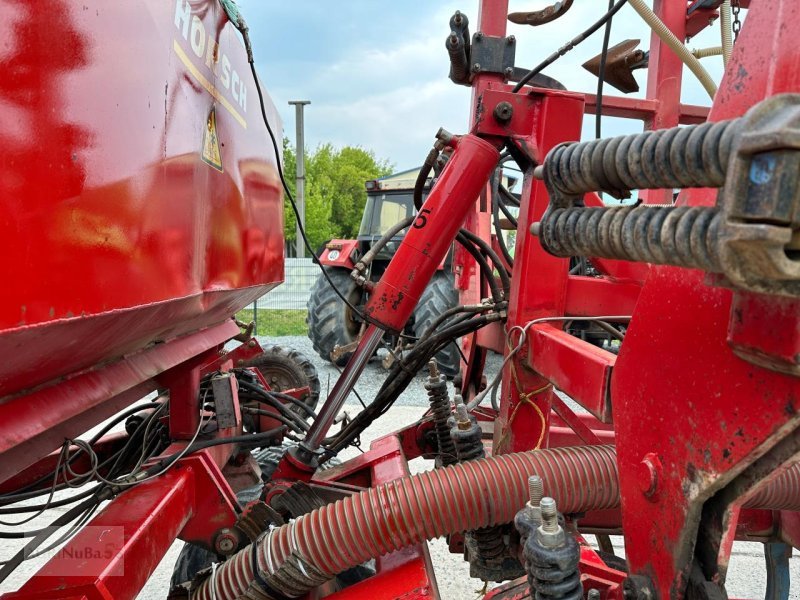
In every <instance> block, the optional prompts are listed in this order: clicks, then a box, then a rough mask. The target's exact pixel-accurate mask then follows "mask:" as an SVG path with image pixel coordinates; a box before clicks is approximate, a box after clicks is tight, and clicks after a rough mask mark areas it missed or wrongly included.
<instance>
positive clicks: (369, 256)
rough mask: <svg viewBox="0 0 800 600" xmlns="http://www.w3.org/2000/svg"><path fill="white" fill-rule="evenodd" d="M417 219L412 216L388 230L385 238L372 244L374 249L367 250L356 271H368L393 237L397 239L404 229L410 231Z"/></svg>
mask: <svg viewBox="0 0 800 600" xmlns="http://www.w3.org/2000/svg"><path fill="white" fill-rule="evenodd" d="M416 218H417V215H416V214H414V215H411V216H410V217H407V218H405V219H403V220H402V221H400V222H398V223H395V224H394V225H392V226H391V227H390V228H389V229H387V230H386V233H384V234H383V237H381V239H379V240H378V241H377V242H375V243H374V244H372V247H371V248H370V249H369V250H367V252H366V253H365V254H364V256H362V257H361V258H360V259H359V261H358V263H357V264H356V269H358V270H359V271H363V270H364V269H366V268H367V267H368V266H369V265H370V264H371V263H372V261H373V260H374V259H375V256H376V255H377V254H378V252H380V251H381V250H383V247H384V246H385V245H386V244H388V243H389V242H390V241H391V239H392V238H393V237H395V236H396V235H398V234H399V233H400V232H401V231H403V229H408V228H409V227H411V224H412V223H413V222H414V219H416Z"/></svg>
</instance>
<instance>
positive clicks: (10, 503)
mask: <svg viewBox="0 0 800 600" xmlns="http://www.w3.org/2000/svg"><path fill="white" fill-rule="evenodd" d="M217 374H218V373H211V374H208V375H206V376H205V377H204V378H203V379H202V380H201V383H200V398H201V401H202V405H203V408H204V409H205V410H206V411H209V416H208V418H207V419H206V420H203V419H201V421H200V424H199V426H198V428H197V430H196V432H195V434H194V436H193V438H192V439H191V440H190V441H189V443H188V444H187V445H186V446H185V447H184V448H183V449H181V450H180V451H178V452H175V453H173V454H170V455H167V456H161V457H160V458H159V455H160V454H161V453H163V451H164V450H165V449H166V448H167V447H168V446H169V445H170V443H171V442H170V439H169V433H168V427H167V426H166V425H165V423H164V422H162V417H163V416H165V415H166V414H167V410H168V407H169V401H168V399H167V397H166V396H160V397H159V398H157V399H156V400H154V401H151V402H145V403H141V404H137V405H136V406H133V407H130V408H128V409H127V410H125V411H123V412H121V413H119V414H118V415H116V416H115V417H114V418H112V419H111V420H109V421H108V423H106V424H105V425H104V426H103V427H102V428H101V429H100V431H98V432H97V433H96V434H95V435H93V436H92V437H91V438H90V439H89V440H65V441H64V443H63V445H62V448H61V452H60V453H59V455H58V459H57V462H56V466H55V468H54V469H53V470H52V471H51V472H50V473H48V474H46V475H44V476H42V477H39V478H38V479H36V480H35V481H33V482H31V483H29V484H27V485H25V486H23V487H21V488H19V489H17V490H15V491H13V492H9V493H6V494H0V515H17V514H18V515H24V514H27V513H32V514H31V515H30V516H28V517H26V518H24V519H23V520H21V521H16V522H11V521H0V525H5V526H8V527H19V526H20V525H23V524H24V523H27V522H30V521H31V520H33V519H34V518H36V517H38V516H40V515H42V514H43V513H44V512H45V511H47V510H49V509H52V508H57V507H62V506H68V505H70V504H75V506H73V507H72V508H70V509H69V510H68V511H66V512H65V513H64V514H63V515H61V516H59V517H58V518H57V519H56V520H55V521H53V522H52V523H51V524H50V525H49V526H48V527H44V528H40V529H34V530H27V531H10V532H9V531H2V532H0V539H25V538H31V539H30V541H29V542H28V543H27V544H26V545H25V546H24V547H23V548H22V549H20V550H19V551H18V552H17V553H16V554H15V555H14V556H12V557H11V558H10V559H9V560H7V561H3V562H0V565H2V568H0V582H2V581H4V580H5V579H6V578H7V577H8V576H9V575H10V574H11V573H12V572H13V571H14V570H15V569H16V568H17V567H18V566H19V565H20V564H21V563H22V562H23V561H24V560H28V559H31V558H36V557H37V556H40V555H42V554H44V553H46V552H48V551H50V550H52V549H53V548H56V547H57V546H59V545H60V544H62V543H64V542H65V541H67V540H68V539H69V538H70V537H72V535H74V534H75V533H77V532H78V531H79V530H80V528H81V527H82V526H83V525H84V524H85V523H86V522H87V521H88V520H89V519H90V518H91V516H92V515H93V514H94V512H95V511H96V510H97V509H98V507H99V506H100V504H101V503H102V502H104V501H106V500H111V499H112V498H114V497H115V496H116V495H118V494H119V493H121V492H122V491H124V490H126V489H128V488H129V487H132V486H135V485H138V484H140V483H142V482H144V481H148V480H150V479H153V478H155V477H158V476H159V475H162V474H163V473H165V472H166V471H167V470H168V469H169V468H170V467H171V466H172V465H174V464H175V463H176V462H177V461H178V460H179V459H181V458H183V457H184V456H188V455H190V454H192V453H193V452H197V451H199V450H202V449H204V448H209V447H212V446H217V445H221V444H237V445H239V451H242V450H251V449H255V448H262V447H268V446H274V445H276V444H278V443H280V440H281V438H282V437H283V436H285V435H291V434H290V432H295V433H298V434H303V433H305V431H306V430H307V429H308V423H307V422H306V421H305V419H304V417H302V416H300V415H306V416H308V417H312V418H313V417H315V416H316V415H315V414H314V411H313V410H312V409H311V408H309V407H308V406H307V405H306V404H305V403H303V402H302V401H301V400H298V399H296V398H294V397H292V396H288V395H286V394H282V393H280V392H273V391H268V390H266V389H265V388H264V387H263V386H261V385H259V384H258V383H257V379H256V378H255V377H254V376H253V374H252V372H250V371H249V370H248V369H235V370H234V374H235V375H236V379H237V383H238V384H239V390H240V395H241V396H242V399H243V400H244V402H245V403H247V402H248V401H255V402H257V403H260V404H264V405H266V406H268V407H269V408H271V409H272V410H269V411H265V410H261V409H257V411H258V412H257V414H260V413H264V414H266V415H267V416H269V417H270V418H272V419H275V420H277V421H279V422H281V423H282V425H281V426H280V427H276V428H274V429H269V430H267V431H254V432H252V433H246V434H243V435H238V436H232V437H223V438H211V439H200V437H201V436H202V435H207V434H209V433H213V432H214V431H216V430H217V427H216V423H215V415H214V411H215V408H216V407H215V404H214V398H213V393H212V392H211V386H210V383H209V382H210V379H211V378H212V377H213V376H214V375H217ZM287 403H288V405H291V406H292V407H295V408H296V409H297V410H296V411H293V410H291V409H290V408H289V407H288V406H287ZM247 408H249V407H248V406H247V405H246V404H245V406H243V409H247ZM123 421H124V422H125V429H126V431H127V433H128V437H127V438H126V439H125V442H124V443H123V444H122V446H121V447H120V448H119V449H116V450H115V451H114V452H112V453H111V454H110V455H108V456H107V457H105V458H104V459H102V460H101V459H100V457H99V456H98V454H97V453H96V452H95V449H94V447H95V445H96V444H97V443H98V442H99V441H100V440H101V438H102V437H103V436H104V435H106V434H107V433H109V432H110V431H111V430H112V429H114V428H115V427H117V426H119V425H120V424H121V423H122V422H123ZM251 429H254V427H251ZM78 459H81V460H82V461H86V460H88V462H89V468H88V470H85V471H81V472H78V471H76V470H75V463H76V461H77V460H78ZM48 481H51V482H52V483H51V484H50V485H46V484H47V482H48ZM90 483H93V484H94V485H92V486H91V487H89V488H88V489H86V490H84V491H82V492H80V493H77V494H75V495H73V496H70V497H67V498H61V499H58V500H54V496H55V494H56V493H57V492H61V491H65V490H68V489H78V488H81V487H84V486H86V485H87V484H90ZM40 496H47V500H46V501H45V502H44V503H40V504H25V505H22V506H16V504H18V503H20V502H25V501H28V500H31V499H33V498H37V497H40ZM76 503H77V504H76ZM70 524H71V525H70ZM67 525H70V526H69V528H68V529H67V531H66V532H65V533H64V534H63V535H61V536H60V537H59V538H58V539H56V540H55V541H54V542H53V543H51V544H49V545H47V546H46V547H44V548H41V549H40V546H42V544H44V543H45V542H46V541H47V540H48V539H49V538H50V537H52V535H53V534H54V533H55V532H56V531H58V530H59V529H62V528H64V527H65V526H67Z"/></svg>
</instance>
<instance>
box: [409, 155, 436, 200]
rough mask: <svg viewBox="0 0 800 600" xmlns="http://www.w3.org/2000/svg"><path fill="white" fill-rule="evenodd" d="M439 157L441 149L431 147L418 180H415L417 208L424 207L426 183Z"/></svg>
mask: <svg viewBox="0 0 800 600" xmlns="http://www.w3.org/2000/svg"><path fill="white" fill-rule="evenodd" d="M437 158H439V151H438V150H437V149H436V148H431V151H430V152H428V156H426V157H425V162H424V163H422V168H421V169H420V170H419V173H418V174H417V180H416V181H415V182H414V206H415V207H416V209H417V210H419V209H420V208H422V192H424V191H425V183H426V182H427V181H428V176H429V175H430V174H431V171H432V170H433V165H434V164H435V163H436V159H437Z"/></svg>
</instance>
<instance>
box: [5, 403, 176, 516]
mask: <svg viewBox="0 0 800 600" xmlns="http://www.w3.org/2000/svg"><path fill="white" fill-rule="evenodd" d="M160 405H161V403H160V402H147V403H145V404H139V405H137V406H132V407H130V408H128V409H127V410H125V411H123V412H121V413H120V414H118V415H116V416H115V417H114V418H113V419H111V420H110V421H109V422H108V423H106V424H105V425H104V426H103V427H102V429H100V430H99V431H98V432H97V433H96V434H94V435H93V436H92V437H91V438H90V439H89V444H95V443H97V442H98V441H99V440H100V438H102V437H103V436H104V435H105V434H107V433H108V432H109V431H110V430H111V429H113V428H114V427H115V426H116V425H118V424H119V423H121V422H122V421H124V420H125V419H127V418H128V417H130V416H132V415H135V414H136V413H139V412H142V411H143V410H147V409H148V408H154V407H157V406H160ZM78 456H79V455H78V454H74V455H73V459H74V458H77V457H78ZM53 473H54V471H51V472H50V473H48V474H46V475H42V476H41V477H40V478H39V479H37V480H36V481H34V482H32V483H29V484H27V485H25V486H23V487H21V488H19V489H17V490H15V491H14V493H12V494H0V505H5V504H12V503H13V502H6V500H7V499H9V498H14V497H16V496H17V495H18V494H21V493H24V492H26V491H27V490H29V489H30V488H34V487H36V486H38V485H40V484H42V483H44V482H45V481H47V480H48V479H50V478H51V477H52V475H53ZM61 489H63V488H61ZM43 493H47V491H46V490H45V491H44V492H42V491H41V490H37V492H36V493H35V494H34V495H33V496H27V497H25V498H19V500H25V499H28V498H32V497H35V496H36V495H43ZM19 500H14V502H18V501H19ZM59 506H63V504H60V505H59ZM0 514H11V513H5V512H4V511H3V509H0Z"/></svg>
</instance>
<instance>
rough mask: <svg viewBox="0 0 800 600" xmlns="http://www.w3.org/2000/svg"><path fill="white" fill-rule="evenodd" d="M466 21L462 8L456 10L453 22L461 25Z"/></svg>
mask: <svg viewBox="0 0 800 600" xmlns="http://www.w3.org/2000/svg"><path fill="white" fill-rule="evenodd" d="M463 21H464V15H462V14H461V11H460V10H457V11H456V14H454V15H453V23H454V24H456V25H461V23H462V22H463Z"/></svg>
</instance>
